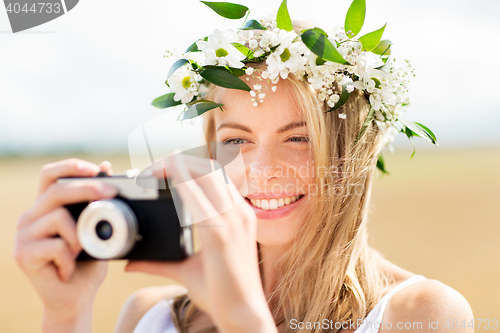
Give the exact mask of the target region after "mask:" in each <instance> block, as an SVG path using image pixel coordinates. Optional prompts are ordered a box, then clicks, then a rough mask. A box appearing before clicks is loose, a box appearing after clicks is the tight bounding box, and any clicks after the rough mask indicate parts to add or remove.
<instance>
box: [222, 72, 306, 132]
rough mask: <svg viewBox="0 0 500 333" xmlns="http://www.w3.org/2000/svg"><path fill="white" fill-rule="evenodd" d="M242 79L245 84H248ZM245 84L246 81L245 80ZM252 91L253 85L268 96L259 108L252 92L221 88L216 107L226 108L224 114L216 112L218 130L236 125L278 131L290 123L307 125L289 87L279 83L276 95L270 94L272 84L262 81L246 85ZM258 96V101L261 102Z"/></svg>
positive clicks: (282, 81) (284, 83)
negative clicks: (304, 123) (223, 124)
mask: <svg viewBox="0 0 500 333" xmlns="http://www.w3.org/2000/svg"><path fill="white" fill-rule="evenodd" d="M245 77H246V76H244V77H243V80H245ZM245 81H246V80H245ZM246 82H247V83H249V86H250V87H253V85H254V84H260V85H261V86H262V93H264V94H265V97H264V99H263V102H262V103H259V105H258V106H257V107H255V106H253V101H252V98H253V97H252V96H250V93H249V92H246V91H242V90H235V89H225V88H219V91H218V92H217V94H216V96H215V100H216V102H217V103H221V104H224V106H223V107H222V108H223V110H224V111H223V112H222V111H221V110H220V109H214V110H213V111H216V112H215V113H214V120H215V128H218V127H219V126H220V124H222V123H224V122H235V123H240V124H243V125H245V126H247V127H250V128H252V129H253V128H256V129H260V130H266V129H269V130H272V131H275V130H276V129H278V128H281V127H283V126H285V125H287V124H289V123H291V122H301V121H304V117H303V115H302V112H301V111H300V108H299V105H298V103H297V101H296V98H295V97H294V95H293V93H292V91H291V90H290V87H289V83H288V82H286V81H285V80H280V81H279V82H278V84H277V85H276V87H277V89H276V91H275V92H273V91H272V90H271V88H272V87H273V86H274V84H272V83H267V81H265V80H262V81H259V80H256V81H253V80H250V81H246ZM258 94H259V93H258V92H257V96H256V98H257V100H260V98H259V96H258Z"/></svg>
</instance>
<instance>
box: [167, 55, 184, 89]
mask: <svg viewBox="0 0 500 333" xmlns="http://www.w3.org/2000/svg"><path fill="white" fill-rule="evenodd" d="M185 64H189V60H186V59H179V60H177V61H176V62H174V64H173V65H172V67H170V70H169V71H168V74H167V80H166V81H165V83H166V84H167V86H169V87H170V85H169V84H168V79H170V77H171V76H172V74H174V73H175V71H176V70H178V69H179V68H181V67H182V66H184V65H185Z"/></svg>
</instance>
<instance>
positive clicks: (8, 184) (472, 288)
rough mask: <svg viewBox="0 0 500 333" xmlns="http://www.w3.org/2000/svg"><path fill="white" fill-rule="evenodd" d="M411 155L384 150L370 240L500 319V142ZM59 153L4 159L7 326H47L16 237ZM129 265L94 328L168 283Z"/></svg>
mask: <svg viewBox="0 0 500 333" xmlns="http://www.w3.org/2000/svg"><path fill="white" fill-rule="evenodd" d="M410 155H411V153H409V152H403V153H399V154H390V153H385V155H384V156H385V160H386V164H387V168H388V170H389V171H390V172H391V175H390V176H384V177H379V178H377V179H376V180H375V186H374V191H373V195H372V213H371V215H370V221H369V227H370V237H371V243H372V244H373V246H374V247H375V248H377V249H378V250H380V251H381V252H382V253H383V254H384V255H385V256H386V258H387V259H389V260H391V261H392V262H394V263H396V264H397V265H400V266H401V267H403V268H405V269H407V270H409V271H412V272H414V273H418V274H422V275H424V276H427V277H428V278H433V279H437V280H440V281H442V282H443V283H445V284H447V285H449V286H451V287H453V288H454V289H456V290H458V291H459V292H460V293H461V294H462V295H464V296H465V297H466V298H467V300H468V301H469V303H470V304H471V306H472V309H473V310H474V316H475V318H481V319H495V318H496V319H500V297H499V296H500V286H499V284H498V281H499V276H500V242H498V237H499V236H500V217H499V214H498V207H499V205H498V203H499V201H500V174H499V170H500V147H499V148H489V149H483V150H467V151H451V150H449V151H446V150H431V151H419V152H417V154H416V156H415V157H414V159H413V160H412V161H409V157H410ZM75 157H80V158H84V159H87V160H90V161H92V162H96V163H99V162H100V161H102V160H103V159H108V160H110V161H111V162H112V163H113V165H114V169H115V170H116V171H124V170H126V169H128V168H130V162H129V160H128V158H127V157H124V156H106V157H105V158H104V157H100V156H85V155H79V156H75ZM61 158H64V156H57V157H54V156H53V157H43V158H41V157H37V158H18V157H16V158H0V171H1V172H0V186H1V190H0V221H1V223H2V227H3V230H2V232H1V233H0V253H1V255H0V264H1V267H2V274H0V296H1V297H0V322H1V323H2V324H1V329H0V331H1V332H39V331H40V329H39V327H40V322H41V316H42V313H41V311H42V307H41V302H40V301H39V300H38V298H37V296H36V294H35V292H34V290H33V288H32V287H31V285H30V284H29V283H28V280H27V279H26V278H25V276H24V275H23V274H22V273H21V271H20V270H19V269H18V267H17V265H16V264H15V263H14V260H13V258H12V247H13V235H14V232H15V223H16V220H17V219H18V217H19V216H20V215H21V214H22V212H23V211H25V210H26V209H28V208H29V207H30V205H31V204H32V203H33V201H34V199H35V194H36V190H37V186H38V184H37V182H38V175H39V170H40V167H41V166H42V165H43V164H45V163H48V162H52V161H56V160H59V159H61ZM123 267H124V264H123V263H121V262H112V263H111V264H110V269H109V271H108V276H107V278H106V280H105V282H104V284H103V286H102V287H101V289H100V291H99V294H98V297H97V299H96V302H95V308H94V323H93V326H94V331H95V332H111V331H112V329H113V327H114V324H115V321H116V318H117V316H118V313H119V311H120V308H121V306H122V304H123V303H124V301H125V300H126V298H127V297H128V296H129V295H130V294H131V293H132V292H133V291H135V290H137V289H139V288H141V287H145V286H150V285H160V284H166V283H170V281H169V280H167V279H164V278H160V277H154V276H147V275H144V274H138V273H125V272H123ZM478 331H483V330H482V329H481V330H478Z"/></svg>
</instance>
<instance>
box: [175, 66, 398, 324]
mask: <svg viewBox="0 0 500 333" xmlns="http://www.w3.org/2000/svg"><path fill="white" fill-rule="evenodd" d="M259 66H261V65H257V67H259ZM285 81H286V85H285V86H286V89H288V91H289V93H290V96H291V98H294V99H295V102H296V104H297V106H299V110H300V112H301V113H302V115H303V117H304V119H305V121H306V124H307V128H308V132H309V138H310V142H311V145H310V149H311V150H312V154H313V156H314V168H315V170H314V181H315V184H316V186H317V188H319V189H320V191H319V192H318V195H317V196H316V198H317V200H315V202H314V207H313V209H311V211H310V214H308V215H307V216H305V217H304V218H305V221H304V223H302V227H301V230H300V231H299V232H298V233H297V235H300V237H298V236H296V238H295V240H294V243H293V246H292V247H291V248H290V249H289V250H288V251H287V252H286V253H285V255H284V256H283V257H281V258H280V260H279V262H278V265H279V266H278V267H280V269H281V272H282V277H281V279H280V281H279V284H278V287H277V288H276V289H275V290H274V291H273V293H272V294H271V296H270V297H269V299H268V303H269V305H270V308H271V309H272V310H273V315H274V318H275V322H276V323H278V324H280V323H281V322H283V321H284V322H285V323H290V322H291V320H292V319H294V320H296V322H310V323H316V322H319V323H322V320H324V319H328V320H331V321H333V322H339V323H345V322H349V320H350V321H352V322H354V323H356V321H357V320H358V319H364V318H365V316H366V314H367V313H368V312H369V311H371V309H372V308H373V306H374V305H375V304H376V303H377V302H378V300H379V299H380V297H381V296H382V295H383V292H384V290H385V288H386V287H387V285H389V284H390V283H392V282H393V281H392V279H391V277H390V276H388V275H387V274H386V273H385V272H384V270H383V269H382V268H381V267H380V260H379V259H380V258H381V255H380V254H379V253H378V252H377V251H376V250H374V249H373V248H371V247H370V246H369V245H368V235H367V220H368V208H369V201H370V194H371V186H372V179H373V176H374V171H375V168H376V161H377V156H378V153H379V152H380V150H381V149H382V144H383V143H382V134H383V133H381V131H380V130H379V129H378V127H377V126H376V125H375V124H374V122H371V123H370V124H369V126H368V127H367V129H366V131H365V132H364V133H363V135H362V136H361V137H360V138H359V140H357V141H356V139H357V136H358V134H359V133H360V130H361V127H362V124H363V122H364V120H365V118H366V117H367V114H368V112H369V111H370V105H369V103H368V100H367V98H366V96H365V95H364V93H363V92H361V91H359V90H355V91H354V92H353V93H352V94H351V96H350V98H349V100H348V101H347V103H346V104H344V105H343V106H342V107H341V108H339V109H338V110H335V111H333V112H326V111H328V110H329V107H328V106H327V105H326V103H320V102H319V101H318V99H317V95H316V92H315V91H314V89H312V87H311V86H310V85H309V84H308V83H307V82H305V81H303V80H299V79H297V78H296V77H295V76H294V75H290V76H289V77H288V79H286V80H285ZM337 88H338V87H337ZM218 89H220V88H219V87H216V86H211V88H210V93H209V95H208V96H207V99H210V100H212V98H213V97H215V94H216V92H217V90H218ZM214 112H219V111H218V109H215V110H212V111H209V112H206V113H205V114H204V115H203V117H204V119H203V121H204V132H205V138H206V140H207V142H213V141H216V140H215V121H214ZM338 113H344V114H346V116H347V117H346V119H340V118H339V117H338ZM195 311H197V309H196V307H195V305H194V304H193V303H192V302H190V301H189V297H188V295H184V296H181V297H178V298H177V299H176V300H175V302H174V303H173V311H172V317H173V319H174V323H175V324H176V325H177V326H178V330H179V331H180V332H183V333H184V332H187V327H188V325H189V320H190V318H191V317H192V315H193V314H194V313H195ZM211 329H212V331H216V330H215V328H211ZM208 331H210V328H209V330H208ZM208 331H207V330H204V331H203V332H208ZM282 331H283V332H287V333H288V332H306V331H307V332H325V331H327V330H325V329H323V328H322V327H321V325H315V327H314V328H312V329H302V330H300V329H292V328H291V325H287V327H286V328H284V329H283V330H282ZM332 331H333V332H336V331H338V329H333V330H332Z"/></svg>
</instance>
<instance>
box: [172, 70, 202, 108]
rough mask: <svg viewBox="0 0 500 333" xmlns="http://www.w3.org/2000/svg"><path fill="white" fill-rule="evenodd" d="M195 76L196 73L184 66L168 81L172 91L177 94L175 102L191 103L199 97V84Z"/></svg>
mask: <svg viewBox="0 0 500 333" xmlns="http://www.w3.org/2000/svg"><path fill="white" fill-rule="evenodd" d="M194 75H195V73H194V72H193V71H191V70H190V69H189V68H188V67H187V66H183V67H181V68H179V69H178V70H177V71H175V73H174V74H173V75H172V76H171V77H170V79H168V83H169V85H170V89H171V91H172V92H174V93H175V95H174V100H175V101H181V103H189V102H190V101H191V100H192V99H193V97H194V96H197V95H198V82H196V79H195V76H194Z"/></svg>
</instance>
